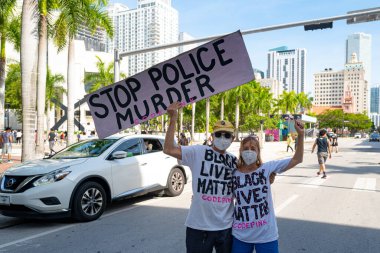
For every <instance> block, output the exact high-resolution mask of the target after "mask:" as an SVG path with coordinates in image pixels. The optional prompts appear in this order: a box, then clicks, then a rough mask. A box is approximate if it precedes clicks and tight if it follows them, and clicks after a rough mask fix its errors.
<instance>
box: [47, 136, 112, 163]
mask: <svg viewBox="0 0 380 253" xmlns="http://www.w3.org/2000/svg"><path fill="white" fill-rule="evenodd" d="M116 141H117V139H100V140H88V141H84V142H80V143H77V144H74V145H71V146H70V147H68V148H66V149H64V150H62V151H60V152H58V153H57V154H55V155H54V156H53V157H52V158H51V159H76V158H86V157H96V156H99V155H101V154H102V153H103V152H104V151H105V150H106V149H108V148H109V147H110V146H111V145H112V144H114V143H115V142H116Z"/></svg>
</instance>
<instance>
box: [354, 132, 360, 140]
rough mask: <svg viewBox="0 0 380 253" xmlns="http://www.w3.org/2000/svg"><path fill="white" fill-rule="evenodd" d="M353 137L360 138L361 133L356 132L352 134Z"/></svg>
mask: <svg viewBox="0 0 380 253" xmlns="http://www.w3.org/2000/svg"><path fill="white" fill-rule="evenodd" d="M354 138H355V139H360V138H362V134H361V133H356V134H355V135H354Z"/></svg>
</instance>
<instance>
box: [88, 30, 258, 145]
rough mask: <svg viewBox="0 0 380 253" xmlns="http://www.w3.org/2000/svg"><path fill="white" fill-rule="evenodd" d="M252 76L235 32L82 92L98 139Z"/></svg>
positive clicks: (247, 57) (227, 87)
mask: <svg viewBox="0 0 380 253" xmlns="http://www.w3.org/2000/svg"><path fill="white" fill-rule="evenodd" d="M253 79H254V74H253V69H252V65H251V61H250V59H249V56H248V52H247V49H246V48H245V45H244V41H243V38H242V35H241V33H240V31H237V32H234V33H231V34H229V35H226V36H223V37H221V38H219V39H216V40H214V41H211V42H208V43H206V44H204V45H202V46H199V47H197V48H194V49H192V50H190V51H187V52H185V53H182V54H180V55H178V56H177V57H174V58H172V59H169V60H167V61H165V62H162V63H160V64H157V65H155V66H153V67H151V68H149V69H147V70H145V71H143V72H140V73H138V74H136V75H134V76H132V77H129V78H127V79H125V80H122V81H119V82H117V83H115V84H112V85H110V86H107V87H104V88H102V89H99V90H97V91H96V92H93V93H91V94H89V95H87V97H86V99H87V103H88V105H89V107H90V111H91V115H92V117H93V119H94V123H95V127H96V131H97V132H98V135H99V137H100V138H104V137H106V136H109V135H111V134H115V133H117V132H120V131H121V130H123V129H126V128H129V127H132V126H134V125H137V124H140V123H143V122H145V121H147V120H149V119H152V118H154V117H157V116H160V115H162V114H164V113H165V112H166V110H167V107H168V106H169V105H170V104H171V103H173V102H176V101H180V102H182V103H183V105H186V104H189V103H193V102H197V101H199V100H202V99H204V98H207V97H210V96H212V95H215V94H218V93H220V92H222V91H225V90H229V89H231V88H234V87H236V86H239V85H241V84H244V83H246V82H249V81H251V80H253Z"/></svg>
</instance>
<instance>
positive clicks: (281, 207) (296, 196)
mask: <svg viewBox="0 0 380 253" xmlns="http://www.w3.org/2000/svg"><path fill="white" fill-rule="evenodd" d="M298 197H299V196H298V195H296V194H294V195H292V196H291V197H290V198H288V199H287V200H285V201H284V202H283V203H281V205H279V206H277V207H276V208H275V213H276V214H278V213H279V212H281V211H282V210H283V209H284V208H285V207H287V206H288V205H289V204H290V203H292V202H293V201H294V200H296V199H297V198H298Z"/></svg>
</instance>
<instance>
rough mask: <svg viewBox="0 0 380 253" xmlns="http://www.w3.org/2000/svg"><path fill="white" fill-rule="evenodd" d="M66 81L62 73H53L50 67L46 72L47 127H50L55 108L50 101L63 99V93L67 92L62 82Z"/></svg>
mask: <svg viewBox="0 0 380 253" xmlns="http://www.w3.org/2000/svg"><path fill="white" fill-rule="evenodd" d="M64 82H65V78H64V77H63V75H61V74H52V73H51V71H50V69H48V70H47V73H46V97H45V106H46V115H47V117H46V119H47V122H46V125H47V129H50V117H49V115H50V112H51V109H52V108H53V104H52V103H50V101H51V100H52V99H55V100H57V101H61V100H62V95H63V94H66V89H65V88H63V87H62V86H61V85H60V84H62V83H64Z"/></svg>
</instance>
